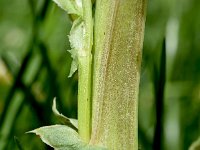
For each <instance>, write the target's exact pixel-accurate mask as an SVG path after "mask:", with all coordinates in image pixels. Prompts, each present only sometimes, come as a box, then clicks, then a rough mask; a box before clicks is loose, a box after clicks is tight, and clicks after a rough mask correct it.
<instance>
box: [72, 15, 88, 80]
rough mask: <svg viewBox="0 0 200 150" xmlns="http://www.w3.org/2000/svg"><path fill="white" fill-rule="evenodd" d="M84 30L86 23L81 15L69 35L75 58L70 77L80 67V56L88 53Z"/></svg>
mask: <svg viewBox="0 0 200 150" xmlns="http://www.w3.org/2000/svg"><path fill="white" fill-rule="evenodd" d="M83 30H84V23H83V20H82V18H81V17H79V18H78V19H76V20H75V21H74V22H73V25H72V29H71V31H70V35H69V41H70V46H71V48H72V49H71V50H68V51H69V52H70V53H71V57H72V58H73V61H72V64H71V70H70V73H69V76H68V77H71V76H72V75H73V74H74V72H75V71H76V70H77V68H78V58H79V57H80V56H86V53H85V51H84V48H83V38H84V37H83Z"/></svg>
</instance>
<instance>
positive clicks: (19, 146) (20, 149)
mask: <svg viewBox="0 0 200 150" xmlns="http://www.w3.org/2000/svg"><path fill="white" fill-rule="evenodd" d="M14 141H15V143H16V145H17V148H18V149H19V150H24V149H23V147H22V145H21V143H20V141H19V139H18V137H16V136H14Z"/></svg>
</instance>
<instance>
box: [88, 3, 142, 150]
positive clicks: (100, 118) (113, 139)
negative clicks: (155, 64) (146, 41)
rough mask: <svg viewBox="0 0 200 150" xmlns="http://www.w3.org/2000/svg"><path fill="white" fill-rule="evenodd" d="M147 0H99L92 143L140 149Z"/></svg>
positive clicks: (96, 24)
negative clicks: (139, 122) (140, 97)
mask: <svg viewBox="0 0 200 150" xmlns="http://www.w3.org/2000/svg"><path fill="white" fill-rule="evenodd" d="M145 8H146V0H96V10H95V24H94V68H93V72H94V75H93V76H94V79H93V93H92V95H93V97H92V100H93V109H92V133H91V140H90V144H94V145H102V146H105V147H107V148H108V149H127V150H137V149H138V92H139V81H140V66H141V57H142V45H143V36H144V23H145V10H146V9H145Z"/></svg>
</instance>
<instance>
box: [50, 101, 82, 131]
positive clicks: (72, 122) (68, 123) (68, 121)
mask: <svg viewBox="0 0 200 150" xmlns="http://www.w3.org/2000/svg"><path fill="white" fill-rule="evenodd" d="M52 111H53V113H54V114H55V115H56V117H57V118H58V119H59V120H60V122H61V123H63V124H64V125H66V126H69V127H71V128H72V129H74V130H75V131H76V132H78V121H77V120H76V119H71V118H67V117H66V116H64V115H63V114H61V113H59V111H58V110H57V108H56V98H54V99H53V106H52Z"/></svg>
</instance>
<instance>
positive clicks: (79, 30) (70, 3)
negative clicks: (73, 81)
mask: <svg viewBox="0 0 200 150" xmlns="http://www.w3.org/2000/svg"><path fill="white" fill-rule="evenodd" d="M53 1H54V2H55V3H56V4H57V5H58V6H59V7H61V8H62V9H64V10H65V11H67V12H68V14H75V15H77V16H78V17H77V19H75V20H74V21H73V24H72V28H71V31H70V35H69V41H70V46H71V50H68V52H70V54H71V57H72V59H73V60H72V63H71V69H70V73H69V76H68V77H71V76H72V75H73V74H74V73H75V72H76V70H77V69H78V58H79V56H85V53H84V50H83V32H84V27H85V26H84V22H83V19H82V14H83V10H82V1H81V0H53Z"/></svg>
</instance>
